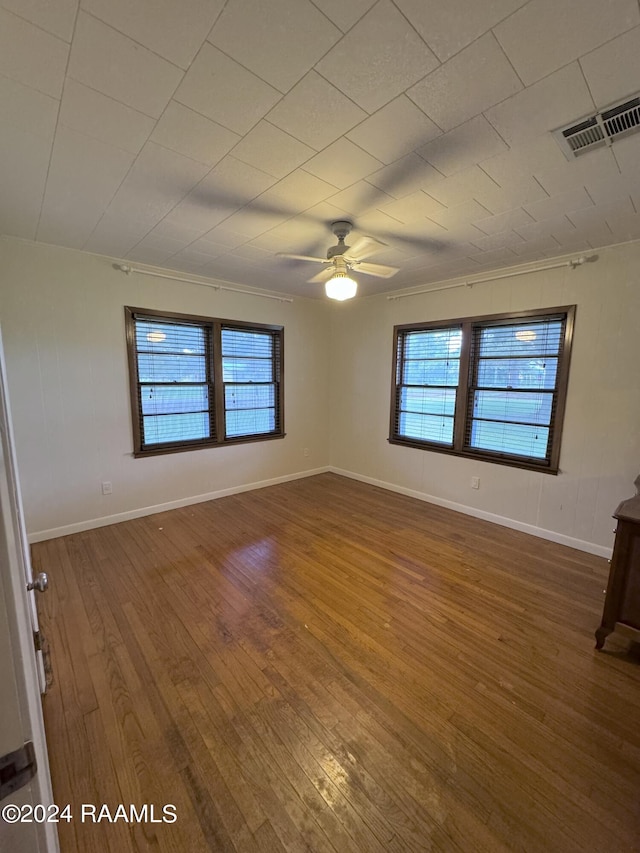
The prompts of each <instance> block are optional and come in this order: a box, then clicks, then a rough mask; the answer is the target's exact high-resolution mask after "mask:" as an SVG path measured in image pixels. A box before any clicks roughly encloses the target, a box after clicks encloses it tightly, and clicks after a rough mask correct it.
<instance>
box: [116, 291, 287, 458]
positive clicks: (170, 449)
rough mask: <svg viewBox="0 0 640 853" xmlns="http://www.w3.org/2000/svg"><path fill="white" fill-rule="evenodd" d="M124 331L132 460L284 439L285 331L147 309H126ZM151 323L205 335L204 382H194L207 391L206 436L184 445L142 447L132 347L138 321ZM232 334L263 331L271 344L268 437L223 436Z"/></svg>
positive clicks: (138, 387) (140, 407) (181, 443)
mask: <svg viewBox="0 0 640 853" xmlns="http://www.w3.org/2000/svg"><path fill="white" fill-rule="evenodd" d="M124 313H125V331H126V339H127V356H128V363H129V387H130V394H131V418H132V427H133V455H134V456H135V457H143V456H158V455H160V454H166V453H181V452H185V451H189V450H198V449H200V448H205V447H224V446H228V445H234V444H247V443H249V442H255V441H269V440H271V439H274V438H284V437H285V431H284V327H283V326H276V325H269V324H264V323H250V322H246V321H244V320H223V319H219V318H213V317H202V316H200V315H195V314H179V313H176V312H172V311H157V310H154V309H147V308H132V307H130V306H125V309H124ZM138 320H150V321H156V322H159V321H161V322H166V323H168V324H177V325H179V324H181V323H182V324H186V325H194V326H198V327H200V328H201V329H202V330H203V333H204V340H205V360H206V381H204V382H201V383H197V384H200V385H202V386H205V385H206V387H207V389H208V400H209V406H208V416H209V427H210V437H208V438H204V439H189V440H184V441H175V442H164V443H162V444H146V445H145V443H144V437H143V428H142V401H141V388H142V387H143V386H144V384H145V383H140V381H139V374H138V350H137V347H136V321H138ZM223 330H236V331H247V332H267V333H269V334H270V335H271V337H272V341H273V361H272V371H273V384H274V385H275V425H276V426H275V429H274V430H273V431H270V432H267V433H255V434H250V435H242V436H233V437H227V436H226V435H225V423H226V418H225V383H224V381H223V367H222V332H223Z"/></svg>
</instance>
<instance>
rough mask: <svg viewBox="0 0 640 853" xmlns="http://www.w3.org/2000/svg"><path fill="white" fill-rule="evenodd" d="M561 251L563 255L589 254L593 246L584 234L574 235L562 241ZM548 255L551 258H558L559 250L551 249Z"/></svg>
mask: <svg viewBox="0 0 640 853" xmlns="http://www.w3.org/2000/svg"><path fill="white" fill-rule="evenodd" d="M560 250H561V252H562V254H563V255H564V254H566V253H568V252H589V251H590V250H591V246H590V245H589V242H588V241H587V240H586V239H585V238H584V237H583V235H582V234H574V235H573V236H572V237H564V238H562V239H561V240H560ZM547 255H548V256H549V257H556V256H557V255H558V250H557V249H555V250H554V249H551V250H549V251H548V252H547Z"/></svg>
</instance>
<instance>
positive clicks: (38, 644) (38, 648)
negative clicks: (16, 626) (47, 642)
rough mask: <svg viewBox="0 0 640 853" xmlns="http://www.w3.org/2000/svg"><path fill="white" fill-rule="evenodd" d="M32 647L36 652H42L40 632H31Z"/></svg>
mask: <svg viewBox="0 0 640 853" xmlns="http://www.w3.org/2000/svg"><path fill="white" fill-rule="evenodd" d="M33 645H34V646H35V648H36V651H37V652H41V651H42V634H41V633H40V631H34V632H33Z"/></svg>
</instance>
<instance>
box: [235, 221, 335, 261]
mask: <svg viewBox="0 0 640 853" xmlns="http://www.w3.org/2000/svg"><path fill="white" fill-rule="evenodd" d="M326 233H327V234H328V233H329V232H328V231H327V232H326ZM324 237H325V233H324V231H323V229H322V228H321V227H319V224H318V222H317V221H315V220H314V219H312V218H310V217H308V216H300V217H296V218H295V219H289V220H288V221H287V222H284V223H283V224H281V225H277V226H276V227H275V228H272V229H271V230H270V231H266V232H264V233H263V234H261V235H260V236H259V237H257V238H256V239H255V240H252V241H251V246H255V247H256V248H259V249H262V250H265V251H269V252H294V253H295V254H298V255H308V254H311V255H313V254H314V253H316V254H317V253H318V252H321V253H322V254H324V251H326V249H325V250H323V249H322V246H323V245H324V244H323V243H322V240H323V239H324ZM327 239H328V238H327Z"/></svg>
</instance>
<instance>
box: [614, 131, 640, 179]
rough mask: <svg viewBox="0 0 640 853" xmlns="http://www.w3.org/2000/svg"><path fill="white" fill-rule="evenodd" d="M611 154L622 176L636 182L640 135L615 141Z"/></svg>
mask: <svg viewBox="0 0 640 853" xmlns="http://www.w3.org/2000/svg"><path fill="white" fill-rule="evenodd" d="M612 152H613V155H614V157H615V158H616V162H617V164H618V166H619V167H620V171H621V172H622V174H623V175H626V176H627V177H628V178H629V179H630V180H633V181H635V180H637V177H638V163H640V133H636V134H633V135H632V136H627V137H626V138H625V139H618V140H616V143H615V145H614V146H613V148H612Z"/></svg>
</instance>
